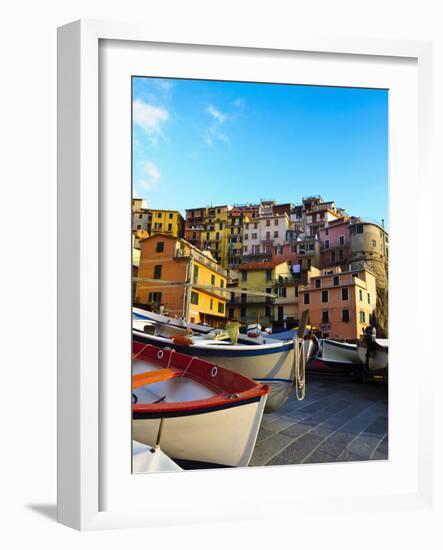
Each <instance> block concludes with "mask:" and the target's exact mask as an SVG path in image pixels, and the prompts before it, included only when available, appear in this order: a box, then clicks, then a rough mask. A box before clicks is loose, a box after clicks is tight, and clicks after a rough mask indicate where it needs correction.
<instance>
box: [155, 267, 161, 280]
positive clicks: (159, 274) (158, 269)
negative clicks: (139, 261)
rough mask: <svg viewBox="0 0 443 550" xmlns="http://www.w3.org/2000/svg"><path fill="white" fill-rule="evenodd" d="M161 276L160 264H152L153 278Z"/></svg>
mask: <svg viewBox="0 0 443 550" xmlns="http://www.w3.org/2000/svg"><path fill="white" fill-rule="evenodd" d="M161 276H162V266H161V265H155V266H154V279H161Z"/></svg>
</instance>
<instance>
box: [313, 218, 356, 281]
mask: <svg viewBox="0 0 443 550" xmlns="http://www.w3.org/2000/svg"><path fill="white" fill-rule="evenodd" d="M319 240H320V246H321V265H322V266H323V267H328V266H336V265H339V266H341V268H342V270H343V271H346V269H347V268H348V267H349V264H350V261H351V255H350V250H349V218H348V217H344V218H339V219H337V220H332V221H331V222H326V223H325V225H324V226H323V227H322V228H320V235H319Z"/></svg>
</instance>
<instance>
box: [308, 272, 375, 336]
mask: <svg viewBox="0 0 443 550" xmlns="http://www.w3.org/2000/svg"><path fill="white" fill-rule="evenodd" d="M298 298H299V312H300V315H301V314H302V313H303V311H305V310H308V311H309V323H310V324H311V325H313V326H314V327H315V328H316V329H318V330H319V331H320V332H321V334H322V336H323V337H327V338H336V339H343V340H357V339H358V338H359V337H360V336H361V335H362V333H363V330H364V328H365V327H366V326H368V325H370V324H371V322H372V321H373V317H374V313H375V307H376V300H377V292H376V287H375V275H374V274H373V273H372V272H371V271H369V270H367V269H363V270H360V271H341V269H340V267H335V268H331V269H323V270H322V271H321V274H320V275H318V276H315V277H311V279H310V281H309V283H308V284H307V285H306V286H305V287H300V288H299V294H298Z"/></svg>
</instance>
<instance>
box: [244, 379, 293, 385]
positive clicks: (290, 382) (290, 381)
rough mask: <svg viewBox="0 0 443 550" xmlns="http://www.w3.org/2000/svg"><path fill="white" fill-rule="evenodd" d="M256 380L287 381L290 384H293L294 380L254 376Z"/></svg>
mask: <svg viewBox="0 0 443 550" xmlns="http://www.w3.org/2000/svg"><path fill="white" fill-rule="evenodd" d="M253 380H255V381H256V382H286V383H288V384H292V380H288V379H287V378H254V379H253Z"/></svg>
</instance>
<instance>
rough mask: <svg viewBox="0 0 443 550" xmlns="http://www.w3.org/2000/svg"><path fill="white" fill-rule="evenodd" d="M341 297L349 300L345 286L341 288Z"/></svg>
mask: <svg viewBox="0 0 443 550" xmlns="http://www.w3.org/2000/svg"><path fill="white" fill-rule="evenodd" d="M341 299H342V300H349V290H348V289H347V288H342V289H341Z"/></svg>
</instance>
